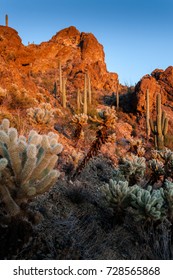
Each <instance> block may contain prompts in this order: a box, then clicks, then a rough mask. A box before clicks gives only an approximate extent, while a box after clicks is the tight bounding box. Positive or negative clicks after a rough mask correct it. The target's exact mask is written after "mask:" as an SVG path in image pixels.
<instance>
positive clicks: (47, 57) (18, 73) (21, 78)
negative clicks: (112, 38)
mask: <svg viewBox="0 0 173 280" xmlns="http://www.w3.org/2000/svg"><path fill="white" fill-rule="evenodd" d="M59 62H61V65H62V70H63V76H64V77H66V78H67V88H68V89H69V90H70V91H74V90H76V88H80V89H83V86H84V73H86V72H88V73H89V75H90V77H91V84H92V88H93V89H96V90H98V89H99V90H100V89H102V90H106V91H108V92H112V91H115V89H116V86H117V80H118V75H117V74H116V73H109V72H108V71H107V69H106V64H105V54H104V50H103V46H102V45H101V44H100V43H99V42H98V41H97V39H96V38H95V37H94V35H93V34H91V33H84V32H82V33H80V32H79V31H78V30H77V29H76V28H75V27H73V26H71V27H69V28H65V29H63V30H61V31H59V32H58V33H57V34H56V35H55V36H53V37H52V38H51V39H50V40H49V41H48V42H43V43H41V44H40V45H35V44H29V45H28V46H24V45H23V44H22V42H21V39H20V37H19V35H18V33H17V31H15V30H14V29H12V28H10V27H6V26H0V74H1V75H0V83H1V86H2V87H7V86H8V85H9V83H15V84H17V85H18V86H20V87H25V88H26V89H28V90H29V91H31V92H34V91H36V90H37V91H38V89H37V88H38V86H41V87H43V88H45V89H47V90H50V89H51V86H52V88H53V83H54V82H55V80H57V81H58V64H59ZM40 80H41V81H40ZM43 80H44V82H43Z"/></svg>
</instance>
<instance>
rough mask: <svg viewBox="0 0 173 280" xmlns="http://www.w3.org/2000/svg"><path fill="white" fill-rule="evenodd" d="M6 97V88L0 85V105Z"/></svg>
mask: <svg viewBox="0 0 173 280" xmlns="http://www.w3.org/2000/svg"><path fill="white" fill-rule="evenodd" d="M6 97H7V90H6V89H3V88H1V87H0V105H1V104H2V103H3V101H4V99H5V98H6Z"/></svg>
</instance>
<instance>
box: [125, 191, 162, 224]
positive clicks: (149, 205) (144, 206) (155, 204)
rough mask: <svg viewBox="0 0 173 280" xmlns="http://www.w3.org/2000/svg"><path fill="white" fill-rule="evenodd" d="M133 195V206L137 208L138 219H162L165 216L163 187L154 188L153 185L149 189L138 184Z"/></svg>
mask: <svg viewBox="0 0 173 280" xmlns="http://www.w3.org/2000/svg"><path fill="white" fill-rule="evenodd" d="M130 196H131V206H132V207H133V208H134V209H136V210H137V211H136V215H135V217H136V220H149V221H155V220H161V219H162V218H163V217H165V208H164V193H163V189H162V188H160V189H157V190H153V189H152V187H151V186H148V189H147V190H145V189H142V188H141V187H139V186H137V187H136V188H134V190H133V192H132V193H131V194H130Z"/></svg>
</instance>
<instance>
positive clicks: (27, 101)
mask: <svg viewBox="0 0 173 280" xmlns="http://www.w3.org/2000/svg"><path fill="white" fill-rule="evenodd" d="M36 104H37V101H36V99H35V98H31V97H30V96H29V94H28V92H27V91H26V90H25V89H22V90H19V89H18V87H17V86H16V85H12V86H11V88H10V89H9V90H8V94H7V107H8V108H9V109H27V108H29V107H33V106H35V105H36Z"/></svg>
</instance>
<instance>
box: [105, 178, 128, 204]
mask: <svg viewBox="0 0 173 280" xmlns="http://www.w3.org/2000/svg"><path fill="white" fill-rule="evenodd" d="M132 191H133V187H129V183H128V182H127V181H119V182H117V181H113V180H112V179H110V181H109V184H105V185H104V186H102V188H101V192H102V193H103V194H104V196H105V198H106V200H107V202H108V203H109V206H110V207H111V208H115V209H117V208H121V209H123V208H126V207H127V206H129V198H130V193H131V192H132Z"/></svg>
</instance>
